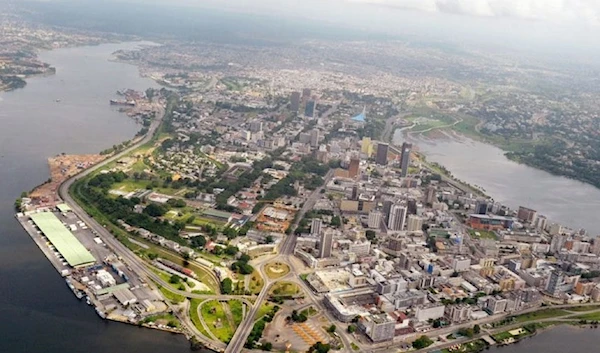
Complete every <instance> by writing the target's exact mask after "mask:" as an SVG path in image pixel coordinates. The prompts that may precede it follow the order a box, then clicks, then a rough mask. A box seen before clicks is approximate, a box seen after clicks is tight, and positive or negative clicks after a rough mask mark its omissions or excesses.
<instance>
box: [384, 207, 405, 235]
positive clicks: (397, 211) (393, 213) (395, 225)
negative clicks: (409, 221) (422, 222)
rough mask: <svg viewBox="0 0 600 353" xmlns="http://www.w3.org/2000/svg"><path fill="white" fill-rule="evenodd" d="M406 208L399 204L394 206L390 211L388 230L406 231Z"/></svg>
mask: <svg viewBox="0 0 600 353" xmlns="http://www.w3.org/2000/svg"><path fill="white" fill-rule="evenodd" d="M406 212H407V209H406V207H405V206H403V205H400V204H397V205H393V206H392V208H391V209H390V219H389V220H388V225H387V227H388V229H389V230H392V231H400V230H403V229H404V223H405V222H406Z"/></svg>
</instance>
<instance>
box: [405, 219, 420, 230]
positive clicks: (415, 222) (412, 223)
mask: <svg viewBox="0 0 600 353" xmlns="http://www.w3.org/2000/svg"><path fill="white" fill-rule="evenodd" d="M407 223H408V224H407V228H406V230H407V231H409V232H417V231H420V230H423V218H421V217H419V216H415V215H410V216H408V222H407Z"/></svg>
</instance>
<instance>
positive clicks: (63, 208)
mask: <svg viewBox="0 0 600 353" xmlns="http://www.w3.org/2000/svg"><path fill="white" fill-rule="evenodd" d="M56 208H58V210H59V211H60V212H69V211H71V207H69V205H67V204H66V203H61V204H60V205H56Z"/></svg>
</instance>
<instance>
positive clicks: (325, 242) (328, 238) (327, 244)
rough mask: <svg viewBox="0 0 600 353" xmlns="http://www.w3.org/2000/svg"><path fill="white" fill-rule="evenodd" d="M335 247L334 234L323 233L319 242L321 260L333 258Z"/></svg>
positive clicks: (329, 232)
mask: <svg viewBox="0 0 600 353" xmlns="http://www.w3.org/2000/svg"><path fill="white" fill-rule="evenodd" d="M332 246H333V232H331V231H325V232H321V240H320V242H319V258H321V259H324V258H327V257H331V248H332Z"/></svg>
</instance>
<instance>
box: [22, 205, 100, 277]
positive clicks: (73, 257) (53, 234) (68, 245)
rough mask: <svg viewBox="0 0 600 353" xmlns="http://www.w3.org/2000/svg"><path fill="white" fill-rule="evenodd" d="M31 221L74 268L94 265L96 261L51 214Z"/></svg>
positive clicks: (40, 214)
mask: <svg viewBox="0 0 600 353" xmlns="http://www.w3.org/2000/svg"><path fill="white" fill-rule="evenodd" d="M31 220H32V221H33V222H34V223H35V225H36V226H38V228H39V229H40V230H41V231H42V233H44V235H45V236H46V237H47V238H48V240H49V241H50V242H51V243H52V245H54V247H55V248H56V250H58V252H60V254H61V255H62V256H63V257H64V258H65V260H67V263H68V264H69V265H70V266H72V267H79V266H82V265H87V264H92V263H94V262H96V259H95V258H94V256H92V254H90V252H89V251H87V249H86V248H85V247H84V246H83V245H82V244H81V243H80V242H79V240H77V238H75V236H74V235H73V234H72V233H71V232H70V231H69V230H68V229H67V228H66V227H65V226H64V225H63V224H62V223H61V221H60V220H59V219H58V218H57V217H56V216H55V215H54V214H53V213H51V212H44V213H36V214H32V215H31Z"/></svg>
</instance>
